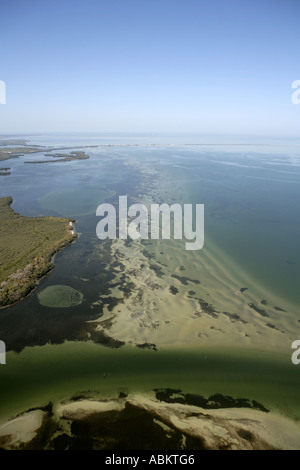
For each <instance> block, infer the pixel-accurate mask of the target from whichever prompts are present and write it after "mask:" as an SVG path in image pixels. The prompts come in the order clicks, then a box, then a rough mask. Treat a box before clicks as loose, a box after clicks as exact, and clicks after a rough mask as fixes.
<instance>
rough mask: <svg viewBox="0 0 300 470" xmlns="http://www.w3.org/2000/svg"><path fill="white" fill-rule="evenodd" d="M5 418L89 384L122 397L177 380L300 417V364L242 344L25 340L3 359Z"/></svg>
mask: <svg viewBox="0 0 300 470" xmlns="http://www.w3.org/2000/svg"><path fill="white" fill-rule="evenodd" d="M0 383H1V387H0V403H1V409H0V419H1V421H2V420H4V419H6V418H8V417H10V416H12V415H15V414H16V413H19V412H21V411H24V410H26V409H29V408H32V407H36V406H42V405H45V404H46V403H48V402H49V401H52V402H54V403H56V402H58V401H60V400H64V399H68V398H70V397H71V396H73V395H78V394H80V393H82V392H88V391H90V392H91V395H92V396H95V397H98V398H101V397H104V398H105V397H117V396H118V391H119V390H120V389H122V390H123V389H127V390H128V392H129V393H134V392H151V391H152V390H153V389H154V388H165V387H170V388H175V389H178V388H180V389H182V390H183V391H184V392H188V393H195V394H199V395H203V396H205V397H208V396H210V395H211V394H214V393H221V394H223V395H230V396H232V397H234V398H248V399H250V400H253V399H254V400H256V401H258V402H260V403H261V404H263V405H264V406H265V407H267V408H270V409H272V410H274V411H279V412H281V413H284V414H286V415H288V416H291V417H293V418H297V419H300V406H299V399H298V397H299V393H298V390H299V387H300V370H299V369H298V368H297V366H295V365H293V364H292V363H291V360H290V352H289V351H287V352H286V354H282V355H279V354H278V353H276V352H275V353H273V354H271V353H267V352H261V351H260V352H257V351H242V350H241V349H237V350H232V351H231V352H227V351H224V350H222V349H221V348H219V349H218V348H217V349H212V348H209V349H206V350H201V349H197V350H195V349H194V350H192V349H191V350H181V349H162V350H160V351H158V352H155V351H149V350H140V349H137V348H134V347H130V346H124V347H122V348H119V349H109V348H105V347H103V346H101V345H96V344H94V343H91V342H86V343H82V342H67V343H64V344H62V345H50V344H49V345H46V346H42V347H39V346H35V347H33V348H25V349H24V350H23V351H22V352H21V353H20V354H16V353H8V354H7V364H6V366H1V367H0Z"/></svg>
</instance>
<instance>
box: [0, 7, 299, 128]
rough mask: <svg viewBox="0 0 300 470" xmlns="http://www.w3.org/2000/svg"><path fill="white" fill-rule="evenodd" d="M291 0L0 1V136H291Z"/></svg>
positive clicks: (294, 22) (294, 24) (294, 13)
mask: <svg viewBox="0 0 300 470" xmlns="http://www.w3.org/2000/svg"><path fill="white" fill-rule="evenodd" d="M299 19H300V0H248V1H246V0H181V1H177V0H105V1H104V0H80V1H78V0H51V1H47V0H1V2H0V44H1V49H0V50H1V54H0V80H3V81H4V82H5V83H6V104H0V133H2V134H3V133H5V132H44V131H94V132H95V131H99V132H162V133H163V132H166V133H170V132H191V133H200V134H201V133H204V134H207V133H217V134H220V133H221V134H228V133H230V134H247V135H251V134H258V135H278V136H299V135H300V104H299V105H295V104H293V103H292V100H291V95H292V92H293V90H292V88H291V85H292V82H293V81H294V80H300V47H299V45H300V24H299Z"/></svg>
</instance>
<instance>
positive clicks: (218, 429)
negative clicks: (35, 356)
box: [0, 389, 300, 450]
mask: <svg viewBox="0 0 300 470" xmlns="http://www.w3.org/2000/svg"><path fill="white" fill-rule="evenodd" d="M165 392H167V393H169V392H170V390H169V389H166V390H164V391H163V390H162V391H161V393H165ZM173 392H174V393H176V392H177V391H176V390H174V391H173ZM220 397H221V398H222V396H220ZM210 398H211V399H212V398H213V397H210ZM223 398H224V399H227V400H228V398H230V397H223ZM283 430H284V432H283ZM134 436H135V439H134ZM133 442H134V443H135V444H134V445H133V444H132V443H133ZM299 442H300V425H299V422H296V421H294V420H292V419H290V418H287V417H284V416H282V415H280V414H279V413H276V412H272V411H271V412H266V411H264V410H259V409H251V408H248V407H247V408H245V407H243V406H238V407H236V406H232V407H229V408H228V407H226V406H222V405H221V406H220V407H218V408H214V407H213V406H212V407H205V408H203V407H201V406H198V405H192V404H187V403H170V402H167V401H165V400H163V399H158V398H157V393H156V397H155V396H153V392H151V393H136V394H132V395H131V394H128V392H127V391H126V390H119V395H118V397H117V398H113V397H110V398H106V399H103V398H102V399H101V398H98V399H92V398H90V397H88V396H84V394H83V395H79V396H78V397H73V398H70V399H69V400H65V401H63V402H59V403H56V404H53V403H48V405H46V406H44V407H37V408H32V409H29V410H27V411H24V412H23V413H20V414H18V415H17V416H15V417H13V418H12V419H10V420H8V421H6V422H5V423H4V424H2V425H1V426H0V448H2V449H5V450H23V449H31V450H80V449H81V450H88V449H90V450H91V449H94V450H119V449H122V450H143V449H151V450H159V449H169V450H225V449H226V450H270V449H273V450H299Z"/></svg>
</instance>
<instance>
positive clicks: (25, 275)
mask: <svg viewBox="0 0 300 470" xmlns="http://www.w3.org/2000/svg"><path fill="white" fill-rule="evenodd" d="M0 203H1V207H0V209H1V216H2V219H3V225H4V228H3V227H1V231H0V236H1V244H2V246H1V248H2V249H3V251H8V253H9V254H10V256H9V254H8V255H6V258H5V259H4V262H3V264H2V270H3V273H2V276H1V277H2V280H1V283H0V309H4V308H7V307H11V306H14V305H16V304H17V303H18V302H20V301H22V300H24V299H25V298H26V297H28V296H29V295H30V294H31V293H32V292H33V291H34V290H35V288H36V286H37V284H38V283H39V282H40V281H41V279H43V278H44V277H45V276H47V275H48V274H49V273H50V272H51V271H52V270H53V269H54V263H53V260H54V257H55V255H56V254H57V253H59V252H61V251H62V250H63V249H64V248H66V247H67V246H69V245H71V244H72V243H73V242H74V241H75V239H76V238H77V236H78V235H77V233H76V232H75V230H74V223H75V220H74V219H71V218H62V217H61V218H58V217H26V216H22V215H20V214H18V213H16V212H15V211H14V210H13V209H12V208H11V204H12V203H13V199H12V198H11V197H10V196H8V197H3V198H0ZM51 223H52V224H53V230H54V229H55V232H53V233H52V240H51V239H50V241H49V242H48V239H49V238H50V235H51V233H50V231H51V229H52V227H51ZM54 225H55V227H54ZM11 245H12V247H11ZM15 246H16V248H17V249H16V251H14V247H15ZM32 246H34V248H35V249H34V250H33V251H34V255H35V256H32V255H31V251H32ZM21 253H22V256H26V261H23V263H22V265H20V264H18V262H19V261H18V256H20V254H21ZM24 253H25V255H24ZM14 263H17V264H16V266H15V264H14ZM14 266H15V267H14Z"/></svg>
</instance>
